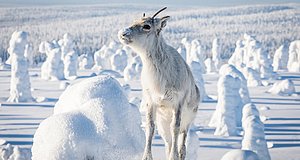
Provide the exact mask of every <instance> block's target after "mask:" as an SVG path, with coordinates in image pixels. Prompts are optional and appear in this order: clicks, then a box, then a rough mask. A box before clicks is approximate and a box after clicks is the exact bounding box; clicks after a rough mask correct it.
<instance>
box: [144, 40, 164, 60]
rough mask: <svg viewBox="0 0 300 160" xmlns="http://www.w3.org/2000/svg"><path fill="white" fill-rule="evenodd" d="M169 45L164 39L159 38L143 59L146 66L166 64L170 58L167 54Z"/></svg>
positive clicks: (147, 50)
mask: <svg viewBox="0 0 300 160" xmlns="http://www.w3.org/2000/svg"><path fill="white" fill-rule="evenodd" d="M166 47H167V44H166V43H165V41H164V39H163V38H162V37H161V36H159V37H158V38H157V39H156V40H155V41H154V42H153V43H152V44H151V45H149V46H147V48H146V49H145V50H144V54H143V55H142V56H141V59H142V61H143V63H144V64H153V65H159V64H162V63H164V62H165V61H166V60H167V58H168V53H167V52H166Z"/></svg>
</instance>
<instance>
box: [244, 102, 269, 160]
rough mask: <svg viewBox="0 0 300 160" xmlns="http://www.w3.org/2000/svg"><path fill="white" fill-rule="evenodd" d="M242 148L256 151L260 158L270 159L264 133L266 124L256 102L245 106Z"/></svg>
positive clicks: (262, 159)
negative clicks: (261, 118)
mask: <svg viewBox="0 0 300 160" xmlns="http://www.w3.org/2000/svg"><path fill="white" fill-rule="evenodd" d="M242 122H243V130H244V136H243V140H242V149H243V150H251V151H253V152H255V153H256V154H257V155H258V157H259V159H260V160H270V159H271V157H270V154H269V151H268V147H267V142H266V139H265V133H264V124H263V123H262V122H261V120H260V116H259V111H258V110H257V108H256V106H255V105H254V104H251V103H248V104H246V105H245V106H244V108H243V119H242Z"/></svg>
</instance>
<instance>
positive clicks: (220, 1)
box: [0, 0, 300, 6]
mask: <svg viewBox="0 0 300 160" xmlns="http://www.w3.org/2000/svg"><path fill="white" fill-rule="evenodd" d="M295 2H298V3H300V0H0V4H16V5H44V4H45V5H48V4H52V5H55V4H110V3H134V4H155V5H158V4H165V5H180V6H187V5H193V6H195V5H197V6H232V5H244V4H265V3H269V4H273V3H295Z"/></svg>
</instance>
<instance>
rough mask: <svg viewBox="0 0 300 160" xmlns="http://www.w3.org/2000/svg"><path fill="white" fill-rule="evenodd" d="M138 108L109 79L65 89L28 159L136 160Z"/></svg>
mask: <svg viewBox="0 0 300 160" xmlns="http://www.w3.org/2000/svg"><path fill="white" fill-rule="evenodd" d="M140 125H141V120H140V113H139V111H138V108H136V107H133V106H132V105H130V104H129V102H128V100H127V98H126V96H125V94H124V92H123V90H122V87H121V86H120V84H119V83H118V82H117V81H116V80H115V79H113V78H111V77H109V76H97V77H92V78H89V79H86V80H83V81H81V82H79V83H76V84H74V85H71V86H69V87H68V88H67V89H66V90H65V91H64V92H63V94H62V95H61V96H60V98H59V101H58V102H57V103H56V105H55V107H54V115H53V116H51V117H49V118H47V119H46V120H44V121H43V122H42V123H41V124H40V126H39V128H38V129H37V131H36V133H35V135H34V139H33V142H34V143H33V147H32V154H33V156H32V159H33V160H40V159H44V160H45V158H46V159H49V160H50V159H51V160H52V159H85V158H90V159H92V158H93V159H95V160H97V159H99V160H100V159H106V160H113V159H119V160H122V159H124V160H125V159H133V160H134V159H140V158H141V153H142V151H143V147H144V132H143V131H142V129H141V126H140Z"/></svg>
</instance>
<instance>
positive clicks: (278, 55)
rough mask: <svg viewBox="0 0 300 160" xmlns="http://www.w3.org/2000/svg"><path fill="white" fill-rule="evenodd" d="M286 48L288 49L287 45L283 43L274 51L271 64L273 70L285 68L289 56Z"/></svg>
mask: <svg viewBox="0 0 300 160" xmlns="http://www.w3.org/2000/svg"><path fill="white" fill-rule="evenodd" d="M288 49H289V48H288V45H287V44H283V45H281V46H280V47H279V48H278V49H277V50H276V51H275V54H274V58H273V64H272V66H273V70H274V71H278V70H284V69H287V63H288V57H289V55H288V54H289V52H288V51H289V50H288Z"/></svg>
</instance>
